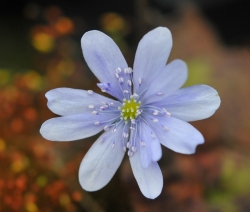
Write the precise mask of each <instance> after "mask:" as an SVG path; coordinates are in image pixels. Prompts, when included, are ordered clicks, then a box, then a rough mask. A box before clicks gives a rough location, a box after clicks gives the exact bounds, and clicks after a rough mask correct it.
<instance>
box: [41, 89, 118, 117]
mask: <svg viewBox="0 0 250 212" xmlns="http://www.w3.org/2000/svg"><path fill="white" fill-rule="evenodd" d="M45 96H46V97H47V99H48V108H49V109H50V110H51V111H52V112H53V113H56V114H58V115H62V116H68V115H74V114H79V113H89V114H90V113H91V112H92V111H94V110H98V111H99V109H100V106H102V105H103V103H102V102H106V103H107V104H109V103H111V102H112V103H113V106H112V107H116V109H117V108H118V107H119V106H120V105H121V103H120V102H117V101H114V100H112V99H110V98H107V97H104V96H102V95H99V94H97V93H94V92H93V91H85V90H79V89H72V88H56V89H53V90H50V91H49V92H47V93H46V95H45ZM89 107H94V108H89Z"/></svg>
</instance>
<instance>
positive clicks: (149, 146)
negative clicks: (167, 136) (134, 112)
mask: <svg viewBox="0 0 250 212" xmlns="http://www.w3.org/2000/svg"><path fill="white" fill-rule="evenodd" d="M139 127H140V130H139V135H138V138H139V139H140V143H139V142H138V145H140V146H141V148H140V150H141V151H140V154H141V164H142V167H143V168H147V167H148V166H149V165H150V163H151V162H152V161H158V160H160V158H161V156H162V149H161V144H160V142H159V140H158V138H157V137H156V136H155V134H154V133H153V131H152V130H151V129H150V127H149V126H148V125H147V124H146V123H145V122H144V121H141V123H140V126H139Z"/></svg>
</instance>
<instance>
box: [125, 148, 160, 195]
mask: <svg viewBox="0 0 250 212" xmlns="http://www.w3.org/2000/svg"><path fill="white" fill-rule="evenodd" d="M140 148H141V147H139V148H138V152H136V153H135V154H134V155H133V156H131V157H129V160H130V164H131V167H132V171H133V174H134V176H135V179H136V181H137V183H138V185H139V188H140V190H141V192H142V194H143V195H144V196H145V197H147V198H149V199H155V198H156V197H158V196H159V195H160V193H161V191H162V187H163V177H162V173H161V170H160V167H159V165H158V163H157V162H151V163H150V165H149V166H148V168H146V169H144V168H143V167H142V164H141V159H140Z"/></svg>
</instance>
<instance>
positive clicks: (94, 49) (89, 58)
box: [81, 30, 128, 100]
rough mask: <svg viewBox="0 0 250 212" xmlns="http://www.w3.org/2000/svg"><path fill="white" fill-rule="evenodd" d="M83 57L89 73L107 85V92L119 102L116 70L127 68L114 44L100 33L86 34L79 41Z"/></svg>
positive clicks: (120, 94) (120, 98) (120, 93)
mask: <svg viewBox="0 0 250 212" xmlns="http://www.w3.org/2000/svg"><path fill="white" fill-rule="evenodd" d="M81 45H82V51H83V56H84V58H85V60H86V63H87V64H88V66H89V68H90V69H91V71H92V72H93V73H94V74H95V76H96V77H97V78H98V79H99V80H100V82H102V83H109V86H110V87H109V92H108V91H107V92H108V93H110V94H111V95H113V96H114V97H116V98H118V99H119V100H122V99H123V93H122V91H121V89H120V88H119V84H118V79H117V78H116V74H115V73H116V69H117V68H121V69H122V70H123V69H124V68H127V67H128V65H127V62H126V61H125V59H124V57H123V55H122V53H121V51H120V49H119V48H118V46H117V45H116V44H115V42H114V41H113V40H112V39H111V38H110V37H109V36H107V35H105V34H104V33H102V32H100V31H96V30H93V31H89V32H86V33H85V34H84V35H83V36H82V39H81Z"/></svg>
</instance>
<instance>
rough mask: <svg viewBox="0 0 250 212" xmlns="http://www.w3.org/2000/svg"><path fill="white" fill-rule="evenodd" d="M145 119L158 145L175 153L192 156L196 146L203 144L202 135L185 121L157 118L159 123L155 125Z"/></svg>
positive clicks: (172, 118)
mask: <svg viewBox="0 0 250 212" xmlns="http://www.w3.org/2000/svg"><path fill="white" fill-rule="evenodd" d="M145 119H146V120H147V121H148V124H149V125H150V127H151V129H152V130H153V131H154V133H155V135H156V136H157V137H158V139H159V141H160V143H161V144H162V145H164V146H166V147H167V148H169V149H171V150H173V151H175V152H178V153H182V154H193V153H195V150H196V147H197V145H198V144H202V143H204V138H203V136H202V134H201V133H200V132H199V131H198V130H197V129H195V128H194V127H193V126H192V125H191V124H189V123H187V122H185V121H182V120H179V119H176V118H174V117H159V121H158V122H157V123H155V122H152V121H151V120H150V119H149V118H148V117H145ZM166 129H168V130H166Z"/></svg>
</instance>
